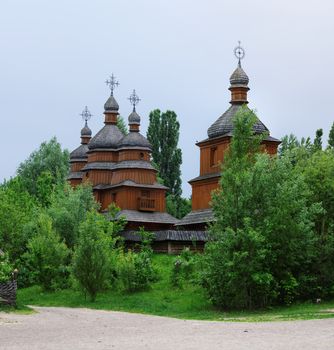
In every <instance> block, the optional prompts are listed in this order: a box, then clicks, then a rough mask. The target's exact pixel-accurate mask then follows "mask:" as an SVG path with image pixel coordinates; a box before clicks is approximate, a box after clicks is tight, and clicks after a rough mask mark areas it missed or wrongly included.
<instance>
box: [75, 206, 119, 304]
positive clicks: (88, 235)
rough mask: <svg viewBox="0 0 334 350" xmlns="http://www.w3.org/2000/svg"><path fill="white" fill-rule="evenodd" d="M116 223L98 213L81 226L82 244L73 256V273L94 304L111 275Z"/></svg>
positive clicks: (88, 216)
mask: <svg viewBox="0 0 334 350" xmlns="http://www.w3.org/2000/svg"><path fill="white" fill-rule="evenodd" d="M112 227H113V226H112V223H110V222H108V221H107V220H106V219H105V218H104V217H103V216H102V215H101V214H98V213H97V212H95V211H92V212H90V213H88V215H87V218H86V220H85V221H84V222H83V223H82V224H81V225H80V228H79V239H78V244H77V245H76V247H75V252H74V256H73V266H72V271H73V275H74V277H75V279H76V280H77V281H78V283H79V285H80V287H81V289H82V290H83V291H84V293H85V296H86V294H88V295H89V296H90V299H91V301H94V300H95V299H96V295H97V293H98V292H99V291H102V290H103V289H104V288H105V287H106V285H107V283H108V279H109V278H110V274H111V269H112V266H111V252H112V249H113V248H114V243H115V240H114V239H113V238H112V234H113V232H112Z"/></svg>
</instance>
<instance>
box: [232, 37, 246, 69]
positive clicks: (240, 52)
mask: <svg viewBox="0 0 334 350" xmlns="http://www.w3.org/2000/svg"><path fill="white" fill-rule="evenodd" d="M234 56H235V57H236V58H237V59H238V64H239V66H240V65H241V62H240V61H241V60H242V59H243V58H244V57H245V49H244V48H243V47H242V46H241V42H240V41H238V46H237V47H235V48H234Z"/></svg>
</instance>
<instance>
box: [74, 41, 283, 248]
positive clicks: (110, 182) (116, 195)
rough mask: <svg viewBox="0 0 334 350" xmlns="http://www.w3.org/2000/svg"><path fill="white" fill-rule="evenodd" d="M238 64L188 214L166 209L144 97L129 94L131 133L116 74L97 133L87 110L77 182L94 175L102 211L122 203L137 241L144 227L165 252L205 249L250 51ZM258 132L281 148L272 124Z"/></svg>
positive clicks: (130, 235) (269, 147)
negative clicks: (142, 110)
mask: <svg viewBox="0 0 334 350" xmlns="http://www.w3.org/2000/svg"><path fill="white" fill-rule="evenodd" d="M235 54H236V56H237V57H238V59H239V62H238V66H237V68H236V69H235V71H234V72H233V73H232V75H231V77H230V87H229V90H230V91H231V101H230V104H231V106H230V107H229V108H228V109H227V110H226V111H225V112H224V113H223V114H222V115H221V116H220V117H219V118H218V119H217V120H216V121H215V122H214V123H213V124H212V125H211V126H210V127H209V129H208V138H206V139H205V140H203V141H200V142H198V143H197V144H196V145H197V146H198V147H199V148H200V174H199V176H198V177H196V178H194V179H192V180H190V181H189V183H190V184H191V186H192V211H191V212H190V213H189V214H188V215H186V216H185V217H184V218H183V219H182V220H177V219H176V218H174V217H173V216H171V215H169V214H168V213H167V212H166V201H165V194H166V190H167V188H166V187H165V186H163V185H161V184H159V183H158V182H157V170H156V169H155V168H154V167H153V166H152V164H151V159H150V154H151V151H152V146H151V145H150V143H149V142H148V140H147V139H146V138H145V137H144V136H143V135H141V133H140V120H141V118H140V116H139V115H138V113H137V111H136V105H137V104H138V102H139V98H138V96H137V95H136V93H135V91H133V93H132V95H131V96H130V98H129V100H130V102H131V103H132V106H133V110H132V112H131V113H130V115H129V117H128V121H129V133H128V134H127V135H124V134H123V133H122V132H121V131H120V129H119V128H118V126H117V118H118V115H119V112H118V111H119V105H118V103H117V101H116V100H115V98H114V88H115V87H116V86H118V82H117V81H116V79H115V77H114V76H113V75H112V76H111V77H110V80H108V81H107V84H108V85H109V86H110V89H111V95H110V97H109V98H108V99H107V101H106V103H105V105H104V116H105V119H104V126H103V127H102V129H101V130H100V131H99V132H98V133H97V134H96V135H95V136H94V137H92V131H91V130H90V129H89V127H88V125H87V121H88V119H89V117H90V113H89V111H88V109H87V107H86V108H85V110H84V111H83V113H82V116H83V118H84V120H85V126H84V128H83V129H82V130H81V145H80V146H79V147H78V148H76V149H75V150H74V151H73V152H72V153H71V154H70V168H71V170H70V174H69V177H68V180H69V181H70V183H71V185H72V186H76V185H78V184H80V183H82V182H86V181H89V182H90V183H91V184H92V186H93V192H94V196H95V198H96V200H97V201H98V202H99V203H100V204H101V211H102V212H103V211H106V210H107V208H108V206H109V205H110V204H111V203H115V204H116V205H117V206H118V207H120V209H121V211H120V212H119V214H118V216H124V217H125V219H126V220H127V226H126V230H125V231H124V232H123V233H122V235H123V236H124V238H125V240H126V241H127V242H128V243H129V244H131V243H133V242H136V241H139V240H140V238H139V237H138V234H137V233H136V230H138V228H139V227H144V228H145V229H146V230H148V231H152V232H154V237H155V240H154V243H153V248H154V249H155V250H156V251H161V252H169V253H172V252H179V251H180V250H182V249H183V247H185V246H189V247H190V248H192V249H202V248H203V246H204V244H205V241H206V240H207V232H206V226H207V224H208V223H209V222H211V221H212V220H213V214H212V210H211V208H210V200H211V192H212V190H214V189H216V188H218V186H219V179H220V171H221V164H222V163H223V161H224V154H225V152H226V150H227V149H228V147H229V144H230V142H231V138H232V137H233V117H234V116H235V114H236V113H237V112H238V111H239V110H240V108H241V107H242V106H244V105H247V104H248V98H247V93H248V91H249V87H248V83H249V78H248V76H247V74H246V73H245V71H244V70H243V68H242V67H241V59H242V58H243V56H244V51H243V49H242V48H241V47H240V45H239V46H238V47H237V48H236V49H235ZM254 131H255V132H256V133H264V132H266V133H267V135H268V136H267V137H266V139H265V140H264V141H263V149H264V151H265V152H268V153H269V154H273V155H274V154H276V153H277V147H278V145H279V143H280V141H279V140H277V139H275V138H273V137H271V136H270V134H269V130H268V129H267V127H266V126H265V125H264V124H263V123H262V122H261V121H260V120H257V122H256V124H255V125H254Z"/></svg>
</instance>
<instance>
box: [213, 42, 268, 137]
mask: <svg viewBox="0 0 334 350" xmlns="http://www.w3.org/2000/svg"><path fill="white" fill-rule="evenodd" d="M234 54H235V56H236V57H237V58H238V67H237V68H236V69H235V70H234V72H233V73H232V75H231V77H230V84H231V86H230V87H229V90H230V91H231V102H230V103H231V107H230V108H229V109H228V110H227V111H226V112H224V113H223V114H222V115H221V116H220V117H219V118H218V119H217V120H216V121H215V122H214V123H213V124H212V125H211V126H210V127H209V129H208V136H209V138H213V137H220V136H232V132H233V128H234V125H233V118H234V116H235V115H236V114H237V113H238V112H239V110H240V109H241V108H247V109H248V110H249V111H250V109H249V108H248V107H247V106H246V105H247V103H248V101H247V92H248V90H249V88H248V83H249V78H248V76H247V74H246V73H245V71H244V70H243V69H242V67H241V63H240V61H241V59H242V58H244V56H245V51H244V49H243V48H242V47H241V46H240V43H239V46H237V47H236V48H235V49H234ZM254 132H255V133H259V134H261V133H264V132H268V129H267V127H266V126H265V125H264V124H263V123H262V122H261V121H260V120H259V119H257V121H256V123H255V125H254Z"/></svg>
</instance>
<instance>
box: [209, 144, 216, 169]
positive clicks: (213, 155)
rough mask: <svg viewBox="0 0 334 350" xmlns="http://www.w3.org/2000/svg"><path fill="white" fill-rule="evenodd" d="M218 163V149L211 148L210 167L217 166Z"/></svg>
mask: <svg viewBox="0 0 334 350" xmlns="http://www.w3.org/2000/svg"><path fill="white" fill-rule="evenodd" d="M217 163H218V158H217V147H211V149H210V166H215V165H217Z"/></svg>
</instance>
